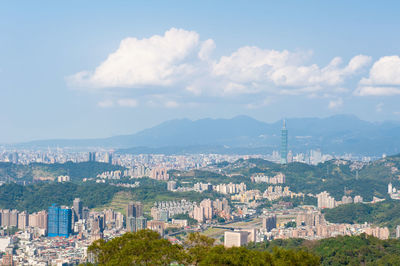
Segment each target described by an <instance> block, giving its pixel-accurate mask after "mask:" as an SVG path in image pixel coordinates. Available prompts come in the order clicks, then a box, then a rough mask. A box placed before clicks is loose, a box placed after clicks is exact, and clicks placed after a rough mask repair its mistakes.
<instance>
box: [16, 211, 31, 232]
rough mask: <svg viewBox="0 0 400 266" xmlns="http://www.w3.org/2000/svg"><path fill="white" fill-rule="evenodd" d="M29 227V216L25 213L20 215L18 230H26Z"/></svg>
mask: <svg viewBox="0 0 400 266" xmlns="http://www.w3.org/2000/svg"><path fill="white" fill-rule="evenodd" d="M28 225H29V214H28V213H27V212H26V211H23V212H21V213H19V214H18V229H21V230H24V229H25V227H27V226H28Z"/></svg>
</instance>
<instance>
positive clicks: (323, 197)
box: [317, 191, 336, 209]
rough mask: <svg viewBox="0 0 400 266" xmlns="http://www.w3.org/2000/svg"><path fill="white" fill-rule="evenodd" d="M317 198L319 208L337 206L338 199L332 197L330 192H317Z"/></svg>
mask: <svg viewBox="0 0 400 266" xmlns="http://www.w3.org/2000/svg"><path fill="white" fill-rule="evenodd" d="M317 199H318V208H321V209H323V208H328V209H330V208H335V207H336V201H335V198H333V197H331V196H330V195H329V193H328V192H326V191H323V192H321V193H319V194H317Z"/></svg>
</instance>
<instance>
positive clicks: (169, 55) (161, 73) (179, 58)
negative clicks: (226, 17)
mask: <svg viewBox="0 0 400 266" xmlns="http://www.w3.org/2000/svg"><path fill="white" fill-rule="evenodd" d="M198 43H199V35H198V34H197V33H196V32H194V31H186V30H182V29H175V28H172V29H170V30H168V31H166V32H165V34H164V35H163V36H159V35H155V36H152V37H150V38H145V39H136V38H126V39H124V40H122V41H121V43H120V45H119V47H118V49H117V50H116V51H115V52H114V53H112V54H110V55H109V56H108V57H107V59H106V60H105V61H104V62H103V63H101V64H100V66H98V67H97V68H96V69H95V70H94V71H93V72H90V71H82V72H79V73H77V74H75V75H73V76H72V77H70V81H71V82H73V83H75V84H77V85H78V86H89V87H98V88H105V87H138V86H149V85H157V86H167V85H173V84H174V82H176V81H177V80H179V78H180V76H184V75H185V74H187V73H190V71H191V69H190V68H191V67H190V65H188V64H187V63H186V62H184V59H185V58H187V56H189V55H190V54H191V52H192V51H193V50H194V49H195V48H196V47H197V46H198Z"/></svg>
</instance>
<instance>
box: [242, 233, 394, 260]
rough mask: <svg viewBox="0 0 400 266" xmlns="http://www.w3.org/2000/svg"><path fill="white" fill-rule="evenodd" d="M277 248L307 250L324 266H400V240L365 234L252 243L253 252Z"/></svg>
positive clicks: (250, 247) (250, 246)
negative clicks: (311, 239)
mask: <svg viewBox="0 0 400 266" xmlns="http://www.w3.org/2000/svg"><path fill="white" fill-rule="evenodd" d="M277 247H279V248H283V249H289V250H304V251H308V252H310V253H313V254H314V255H316V256H319V257H320V258H321V264H322V265H400V240H397V239H390V240H380V239H378V238H375V237H372V236H367V235H365V234H362V235H360V236H338V237H335V238H327V239H322V240H319V241H309V240H304V239H288V240H274V241H269V242H263V243H251V244H249V245H248V247H247V248H249V249H251V250H261V251H272V250H274V249H276V248H277Z"/></svg>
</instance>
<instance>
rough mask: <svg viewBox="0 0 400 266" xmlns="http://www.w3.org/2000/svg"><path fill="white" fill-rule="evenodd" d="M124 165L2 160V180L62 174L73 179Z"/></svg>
mask: <svg viewBox="0 0 400 266" xmlns="http://www.w3.org/2000/svg"><path fill="white" fill-rule="evenodd" d="M124 169H125V168H124V167H121V166H118V165H112V164H107V163H101V162H81V163H73V162H66V163H62V164H61V163H54V164H44V163H31V164H29V165H21V164H12V163H4V162H0V181H1V180H3V181H8V180H10V181H26V182H31V181H32V180H34V179H37V178H40V177H51V178H56V177H57V176H60V175H69V176H70V177H71V180H73V181H75V180H82V178H85V177H86V178H93V177H96V176H97V175H98V174H100V173H102V172H105V171H115V170H124Z"/></svg>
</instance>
